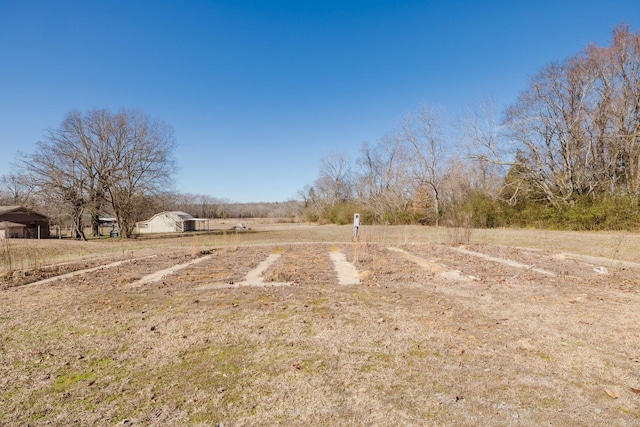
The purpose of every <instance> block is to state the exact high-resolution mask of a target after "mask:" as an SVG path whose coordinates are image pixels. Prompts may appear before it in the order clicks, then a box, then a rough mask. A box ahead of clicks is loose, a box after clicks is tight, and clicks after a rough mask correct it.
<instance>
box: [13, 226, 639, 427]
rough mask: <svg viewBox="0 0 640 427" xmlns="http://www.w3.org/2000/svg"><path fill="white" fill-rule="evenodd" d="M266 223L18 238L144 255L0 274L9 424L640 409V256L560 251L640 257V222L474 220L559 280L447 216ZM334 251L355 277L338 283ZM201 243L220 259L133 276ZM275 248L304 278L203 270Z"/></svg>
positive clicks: (470, 419)
mask: <svg viewBox="0 0 640 427" xmlns="http://www.w3.org/2000/svg"><path fill="white" fill-rule="evenodd" d="M252 228H254V230H255V231H256V232H255V233H246V234H243V233H240V234H236V233H233V234H227V235H217V236H214V235H206V234H203V235H199V236H198V237H197V239H195V238H193V237H189V238H181V239H158V240H144V241H135V242H120V241H106V240H105V241H96V242H88V243H77V242H71V241H63V242H62V243H60V242H57V244H55V245H53V244H52V245H51V246H47V245H49V244H51V243H56V242H51V241H44V242H34V241H31V242H16V243H15V246H16V248H15V249H16V251H17V249H18V248H21V249H20V250H25V251H26V249H25V248H29V246H28V245H30V244H31V245H33V247H34V248H44V250H43V252H38V253H42V254H43V255H42V256H43V260H42V263H43V264H44V263H45V262H46V263H52V262H54V261H60V262H62V261H64V262H68V261H69V260H70V259H73V257H74V254H75V253H79V254H80V256H82V257H83V258H84V259H85V260H86V259H99V260H106V259H109V260H111V259H114V258H122V257H123V256H125V255H126V256H127V257H129V258H131V259H133V261H131V262H130V263H126V264H123V265H121V266H119V267H115V268H112V269H105V270H99V271H96V272H94V273H91V274H87V275H79V276H77V277H75V278H73V279H69V280H65V281H58V282H54V283H51V284H47V285H32V286H29V287H26V286H13V287H9V288H6V289H4V290H2V291H0V295H1V297H2V301H3V304H2V305H1V306H0V424H2V425H27V424H28V425H46V424H54V425H73V424H79V425H118V424H120V425H129V424H132V425H203V426H204V425H207V426H208V425H216V424H224V425H226V426H228V425H237V426H241V425H247V426H249V425H251V426H253V425H541V424H545V425H547V424H549V425H576V426H578V425H580V426H581V425H596V426H597V425H602V426H605V425H607V426H609V425H622V426H624V425H628V426H632V425H638V424H639V423H640V394H639V392H638V391H637V390H638V389H640V377H639V376H638V370H639V368H640V332H638V328H637V325H638V324H640V311H639V310H638V309H637V308H638V306H639V304H640V292H639V290H640V287H639V286H638V283H637V282H636V281H634V280H633V278H634V277H638V276H637V274H638V272H637V271H635V270H633V271H631V270H629V269H628V268H627V269H625V270H622V269H620V270H617V269H615V268H612V269H611V272H610V273H611V274H609V275H606V276H602V275H597V274H595V273H594V272H593V269H592V267H593V265H591V264H587V263H585V262H584V261H583V260H579V259H573V258H569V257H564V256H558V254H559V253H561V252H580V253H582V254H585V255H600V256H603V257H604V258H605V259H614V258H615V259H626V260H629V261H638V259H637V256H638V255H637V254H638V253H640V252H639V251H638V244H639V239H638V236H637V235H635V234H630V233H629V234H624V235H620V234H616V233H611V234H606V233H556V232H541V231H528V230H525V231H513V230H492V231H477V230H473V231H472V234H471V243H474V244H475V246H473V247H472V249H473V250H474V251H482V252H484V253H487V254H489V255H492V256H501V257H505V258H509V259H513V260H518V261H520V262H522V263H526V264H533V263H535V264H537V265H538V267H541V268H546V269H549V270H550V271H554V272H557V273H558V274H559V275H558V277H548V276H541V275H537V274H535V272H533V271H523V270H521V269H517V268H515V267H510V266H506V265H502V264H497V263H491V262H487V261H486V260H482V259H479V258H473V257H470V256H468V255H465V254H462V253H459V252H456V251H453V250H451V249H450V248H449V246H448V243H450V242H449V241H448V239H449V235H448V234H447V231H446V230H443V229H429V228H420V227H363V228H362V229H361V233H362V234H361V239H360V242H358V243H355V244H353V243H350V239H351V230H350V227H336V226H322V227H319V226H308V225H280V224H265V225H259V224H256V225H252ZM621 236H622V237H621ZM11 243H12V244H13V243H14V241H12V242H11ZM391 245H393V246H398V247H401V248H402V249H403V250H404V251H406V252H407V253H410V254H412V255H413V256H415V257H419V258H422V259H424V260H425V261H426V262H427V263H428V264H429V265H434V266H438V269H429V268H423V267H422V266H420V265H418V264H416V263H414V262H411V261H410V260H409V259H408V258H406V257H403V256H401V254H400V253H398V252H392V251H389V250H388V249H386V246H391ZM589 246H591V247H589ZM54 247H55V248H57V249H56V250H57V251H58V252H56V253H54V254H50V255H47V254H48V252H47V248H54ZM522 247H529V248H533V249H535V250H525V249H522ZM12 249H13V248H12ZM338 249H339V250H342V251H343V252H344V253H345V254H346V255H347V257H348V259H350V260H351V261H353V262H354V264H355V265H356V266H357V268H358V269H359V271H360V272H361V280H362V282H361V284H360V285H357V286H341V285H338V281H337V278H336V276H335V273H334V272H333V271H332V270H331V261H330V259H329V253H330V252H331V251H332V250H338ZM38 250H40V249H38ZM123 251H124V253H123ZM202 251H205V252H208V253H209V254H210V255H209V256H210V257H211V258H210V259H208V260H206V261H204V262H202V263H198V264H196V265H194V266H193V267H192V268H188V269H185V270H181V271H178V272H176V273H175V274H172V275H168V276H166V277H165V278H163V279H162V280H161V281H159V282H156V283H151V284H146V285H144V286H134V285H133V284H132V283H134V282H135V280H136V279H137V278H140V277H143V276H144V275H146V274H148V273H150V272H153V271H158V270H162V269H164V268H167V267H170V266H172V265H176V264H179V263H181V262H184V260H185V259H189V258H193V257H194V256H199V255H200V254H201V252H202ZM13 253H14V254H15V253H17V252H13ZM270 253H279V254H281V258H280V259H279V260H278V262H277V263H276V264H275V265H272V266H271V267H270V268H269V270H268V271H266V272H265V274H264V276H265V278H268V277H271V278H272V279H273V280H274V281H282V279H286V281H287V282H290V283H292V285H291V286H286V287H269V286H268V281H267V286H265V287H251V288H248V287H246V288H243V287H240V288H229V289H206V288H203V287H202V285H204V284H210V283H230V282H233V281H239V280H241V278H242V277H243V275H244V274H246V273H247V272H248V271H250V270H251V269H253V268H255V267H256V265H258V264H259V263H260V262H261V261H262V260H264V259H265V258H266V256H267V255H268V254H270ZM143 254H144V255H148V254H155V255H157V256H155V257H153V258H145V259H137V257H138V256H141V255H143ZM84 262H85V263H86V261H84ZM25 263H26V261H25ZM25 265H26V264H25ZM443 271H457V272H458V273H459V274H457V275H445V274H443V273H442V272H443ZM634 274H635V275H634Z"/></svg>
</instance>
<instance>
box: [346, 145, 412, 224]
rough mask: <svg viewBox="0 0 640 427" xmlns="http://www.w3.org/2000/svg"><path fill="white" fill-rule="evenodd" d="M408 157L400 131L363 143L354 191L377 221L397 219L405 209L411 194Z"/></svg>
mask: <svg viewBox="0 0 640 427" xmlns="http://www.w3.org/2000/svg"><path fill="white" fill-rule="evenodd" d="M408 161H409V159H408V152H407V150H406V147H405V146H404V144H403V141H402V137H400V136H399V135H394V134H390V135H387V136H385V137H384V138H382V139H381V140H380V142H379V143H378V144H377V145H375V146H373V147H372V146H370V145H369V144H367V143H364V144H362V148H361V149H360V157H359V158H358V161H357V164H358V166H359V167H360V170H359V174H358V187H357V195H358V198H359V199H360V200H361V201H362V202H363V203H364V204H365V205H366V206H368V207H369V209H371V211H372V212H373V215H374V218H375V220H376V221H378V222H383V221H387V222H399V221H402V220H403V219H401V217H402V215H403V214H404V213H405V212H407V211H408V208H409V205H410V202H411V195H412V191H411V190H412V188H411V186H412V183H411V179H410V177H409V173H408V170H409V167H408Z"/></svg>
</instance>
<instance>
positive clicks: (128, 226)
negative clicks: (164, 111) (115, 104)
mask: <svg viewBox="0 0 640 427" xmlns="http://www.w3.org/2000/svg"><path fill="white" fill-rule="evenodd" d="M112 123H113V132H114V133H113V138H110V139H109V142H110V143H109V146H108V148H109V150H108V152H109V158H108V161H107V167H106V168H105V170H104V172H102V174H101V181H102V182H104V183H105V185H104V192H105V200H106V201H107V202H108V203H109V204H110V206H111V208H112V209H113V212H114V214H115V215H116V218H117V219H118V224H119V226H120V231H121V233H122V235H123V237H131V235H132V233H133V229H134V227H135V222H136V220H137V219H140V218H141V213H142V211H143V209H144V202H145V197H147V196H149V195H154V194H159V193H161V192H162V191H164V190H165V189H167V188H169V187H170V186H171V177H172V176H173V174H174V173H175V170H176V164H175V161H174V160H173V158H172V155H173V149H174V148H175V138H174V132H173V128H171V126H169V125H167V124H166V123H164V122H162V121H159V120H153V119H150V118H149V117H147V116H146V115H145V114H143V113H142V112H140V111H138V110H121V111H120V112H118V113H117V114H116V115H114V116H113V117H112Z"/></svg>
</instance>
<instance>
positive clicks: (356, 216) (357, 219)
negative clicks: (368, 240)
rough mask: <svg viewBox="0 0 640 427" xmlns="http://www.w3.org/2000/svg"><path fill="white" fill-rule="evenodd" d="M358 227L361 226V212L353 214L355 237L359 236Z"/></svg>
mask: <svg viewBox="0 0 640 427" xmlns="http://www.w3.org/2000/svg"><path fill="white" fill-rule="evenodd" d="M358 228H360V214H359V213H357V214H353V238H354V239H357V238H358Z"/></svg>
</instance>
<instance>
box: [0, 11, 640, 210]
mask: <svg viewBox="0 0 640 427" xmlns="http://www.w3.org/2000/svg"><path fill="white" fill-rule="evenodd" d="M638 21H640V1H638V0H628V1H616V0H605V1H590V0H582V1H562V0H554V1H550V0H539V1H535V0H530V1H516V0H512V1H479V0H476V1H463V0H458V1H456V0H452V1H403V0H395V1H376V0H369V1H359V0H358V1H355V0H354V1H351V0H343V1H304V0H297V1H293V0H292V1H279V0H272V1H242V0H239V1H213V0H212V1H204V0H201V1H195V0H184V1H160V0H155V1H142V0H139V1H135V0H130V1H116V0H110V1H107V0H96V1H86V0H85V1H64V0H58V1H45V0H40V1H29V0H20V1H16V0H0V175H2V174H4V173H7V172H9V170H10V164H11V163H12V161H13V160H14V158H15V155H16V153H17V151H18V150H22V151H24V152H33V150H34V149H35V143H36V142H37V141H38V140H41V139H42V138H43V134H44V130H45V129H47V128H52V127H53V128H55V127H57V126H58V125H59V124H60V123H61V121H62V119H63V118H64V117H65V115H66V114H67V113H68V112H69V111H71V110H74V109H77V110H81V111H86V110H89V109H93V108H109V109H111V110H113V111H116V110H118V109H120V108H122V107H127V108H130V107H131V108H139V109H141V110H142V111H144V112H145V113H147V114H148V115H149V116H151V117H154V118H160V119H163V120H165V121H166V122H167V123H169V124H171V125H172V126H173V127H174V129H175V131H176V139H177V142H178V148H177V150H176V159H177V161H178V164H179V166H180V172H179V174H178V176H177V181H176V190H178V191H181V192H190V193H198V194H208V195H210V196H213V197H218V198H224V199H229V200H231V201H237V202H252V201H254V202H257V201H284V200H287V199H290V198H295V197H296V193H297V191H298V190H299V189H302V188H303V187H304V186H305V185H306V184H310V183H312V182H313V180H314V179H315V178H316V177H317V174H318V164H319V159H320V158H321V157H322V156H324V155H326V154H327V153H329V152H331V151H344V152H346V153H347V154H348V155H350V156H351V157H352V159H355V158H356V157H357V155H358V150H359V148H360V146H361V145H362V143H363V142H364V141H367V142H369V143H376V142H377V141H378V140H379V139H380V138H382V137H383V136H384V135H385V134H386V133H388V132H390V131H392V130H393V129H394V128H396V127H397V123H398V121H399V120H400V119H401V118H402V116H403V115H405V114H407V113H409V112H411V111H413V110H415V109H416V108H418V107H419V106H420V104H422V103H426V104H429V105H431V106H439V107H441V108H443V109H444V111H445V116H446V117H449V118H453V117H456V116H457V115H459V114H460V113H461V111H462V110H463V108H465V107H467V106H470V105H474V104H476V103H477V102H478V101H479V100H480V99H481V98H492V99H493V100H494V102H495V104H496V107H497V109H498V111H501V110H502V109H503V108H504V107H506V106H507V105H509V104H511V103H513V102H515V100H516V98H517V96H518V94H519V92H520V91H522V90H524V89H525V88H526V85H527V82H528V80H529V79H530V78H531V77H532V76H533V75H535V74H536V73H537V72H538V71H539V70H540V69H541V68H542V67H544V66H545V65H547V64H549V63H550V62H551V61H555V60H561V59H564V58H566V57H568V56H571V55H573V54H575V53H577V52H578V51H579V50H581V49H582V48H584V47H585V46H586V45H587V44H589V43H590V42H596V43H598V44H600V45H605V44H608V43H609V40H610V38H611V31H612V28H613V27H615V26H616V25H618V24H620V23H622V22H625V23H627V24H629V25H630V26H631V29H632V30H634V31H637V30H638V29H639V26H640V22H638Z"/></svg>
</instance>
